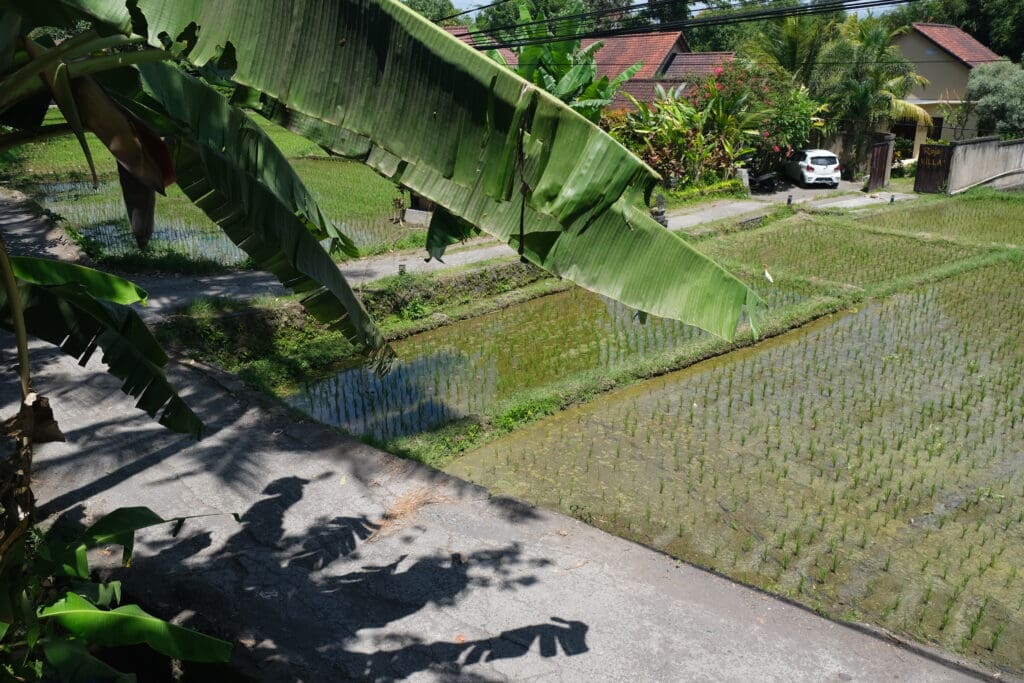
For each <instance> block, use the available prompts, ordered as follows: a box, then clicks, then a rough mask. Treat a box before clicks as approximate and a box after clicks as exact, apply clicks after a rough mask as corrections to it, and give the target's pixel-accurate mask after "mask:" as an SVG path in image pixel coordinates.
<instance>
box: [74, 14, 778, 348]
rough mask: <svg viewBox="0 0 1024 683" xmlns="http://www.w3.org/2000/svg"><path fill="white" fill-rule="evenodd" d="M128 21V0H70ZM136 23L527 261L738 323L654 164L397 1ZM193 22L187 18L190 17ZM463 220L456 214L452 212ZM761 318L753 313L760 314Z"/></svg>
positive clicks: (725, 278) (672, 314) (638, 300)
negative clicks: (221, 64) (178, 42)
mask: <svg viewBox="0 0 1024 683" xmlns="http://www.w3.org/2000/svg"><path fill="white" fill-rule="evenodd" d="M63 4H64V5H65V6H67V7H71V8H74V9H76V10H81V11H84V12H87V13H88V14H90V15H91V16H92V17H94V18H95V19H96V20H98V21H100V22H103V23H105V24H106V25H107V28H108V29H116V30H121V31H124V32H128V31H130V30H131V27H132V23H133V22H132V18H133V17H132V14H130V13H129V10H128V8H127V7H126V4H125V2H124V0H63ZM131 4H132V12H133V14H134V15H135V19H136V21H135V28H136V29H138V30H142V28H141V24H142V22H141V21H138V19H139V16H142V17H144V19H145V31H146V36H145V37H146V39H147V40H148V41H149V43H150V44H152V45H154V46H160V45H162V42H161V37H164V38H166V37H168V36H169V37H171V38H172V39H173V38H175V37H184V40H186V41H187V42H188V52H187V58H188V59H189V61H191V62H192V63H194V64H198V65H203V64H206V63H207V62H210V61H212V60H215V59H217V58H218V56H219V55H220V54H222V53H223V52H224V51H225V50H226V49H227V48H228V47H229V46H230V48H231V49H232V50H233V55H234V59H235V62H236V70H235V72H234V74H233V76H232V78H233V80H234V81H235V82H236V83H238V84H240V85H242V86H246V87H249V88H252V89H254V90H258V91H260V92H261V93H263V98H262V101H263V103H264V111H265V113H266V115H268V116H269V117H270V118H273V119H275V120H277V121H278V122H279V123H282V124H283V125H285V126H287V127H289V128H291V129H292V130H295V131H296V132H299V133H300V134H303V135H306V136H307V137H310V138H311V139H313V140H315V141H316V142H318V143H319V144H321V145H323V146H325V147H326V148H328V149H331V150H332V151H334V152H336V153H339V154H345V155H349V156H356V157H358V158H362V159H363V160H364V161H365V162H366V163H367V164H369V165H370V166H371V167H373V168H374V169H376V170H377V171H378V172H380V173H382V174H383V175H385V176H387V177H389V178H393V179H394V180H396V181H398V182H401V183H402V184H403V185H405V186H406V187H409V188H410V189H412V190H414V191H415V192H417V193H418V194H420V195H422V196H424V197H426V198H427V199H429V200H431V201H433V202H435V203H436V204H438V205H440V206H442V207H444V208H445V209H446V210H447V211H448V212H449V213H450V214H451V215H452V216H455V217H457V218H459V219H462V220H463V221H466V222H468V223H470V224H472V225H475V226H477V227H479V228H481V229H483V230H484V231H486V232H488V233H490V234H492V235H495V236H497V237H498V238H500V239H502V240H504V241H506V242H508V243H509V244H511V245H513V246H515V247H518V246H519V244H520V242H522V245H523V251H524V254H525V256H526V258H528V259H529V260H530V261H532V262H534V263H535V264H537V265H539V266H541V267H542V268H545V269H546V270H548V271H550V272H552V273H554V274H556V275H559V276H561V277H564V278H567V279H569V280H572V281H574V282H576V283H578V284H580V285H582V286H583V287H586V288H587V289H591V290H593V291H596V292H598V293H601V294H604V295H606V296H609V297H611V298H613V299H617V300H619V301H621V302H623V303H625V304H627V305H629V306H632V307H634V308H637V309H640V310H644V311H647V312H649V313H652V314H654V315H658V316H662V317H669V318H675V319H678V320H682V321H684V322H687V323H690V324H693V325H697V326H699V327H702V328H704V329H706V330H709V331H710V332H713V333H715V334H717V335H719V336H721V337H725V338H732V336H733V335H734V334H735V331H736V328H737V325H738V323H739V320H740V316H741V313H742V311H743V309H744V306H746V307H747V310H748V312H749V313H751V314H753V313H755V312H756V309H757V308H758V307H760V306H761V302H760V300H759V299H758V297H757V296H756V294H754V293H753V291H752V290H750V289H749V288H748V287H746V286H745V285H744V284H743V283H742V282H740V281H739V280H737V279H736V278H735V277H733V276H732V275H730V274H729V273H727V272H726V271H725V270H724V269H722V268H721V267H720V266H718V265H717V264H715V263H714V262H712V261H711V260H709V259H708V258H706V257H705V256H704V255H702V254H700V253H699V252H698V251H696V250H695V249H693V248H692V247H691V246H689V245H688V244H686V243H685V242H684V241H683V240H682V239H680V238H679V237H677V236H675V235H673V234H671V233H669V232H667V231H666V230H665V229H664V228H662V227H661V226H660V225H658V224H657V223H656V222H655V221H654V220H653V219H651V218H650V216H649V215H648V214H647V211H646V207H645V202H646V201H647V200H649V197H650V193H651V191H652V190H653V188H654V186H655V183H656V182H657V180H658V176H657V174H656V173H655V172H654V171H653V170H652V169H651V168H649V167H648V166H646V165H645V164H644V163H643V162H641V161H640V160H639V159H637V158H636V157H634V156H633V155H631V154H630V153H629V152H628V151H626V150H625V148H623V147H622V146H620V145H619V144H617V143H616V142H614V141H613V140H612V139H611V138H610V137H608V136H607V135H606V134H605V133H604V132H603V131H601V130H600V129H599V128H598V127H597V126H595V125H593V124H591V123H590V122H588V121H586V120H585V119H584V118H583V117H581V116H579V115H578V114H577V113H575V112H573V111H572V110H571V109H570V108H569V107H567V106H565V105H564V104H562V103H561V102H559V101H558V100H557V99H555V98H554V97H552V96H551V95H549V94H547V93H545V92H543V91H541V90H539V89H538V88H537V87H536V86H533V85H531V84H529V83H526V82H525V81H523V80H522V79H520V78H519V77H517V76H515V75H514V74H512V73H510V72H509V71H508V70H507V69H505V68H503V67H501V66H500V65H498V64H495V63H494V62H492V61H491V60H489V59H488V58H487V57H486V56H485V55H483V54H480V53H478V52H476V51H475V50H473V49H472V48H471V47H470V46H468V45H466V44H464V43H463V42H461V41H460V40H458V39H457V38H454V37H452V36H450V35H449V34H448V33H447V32H445V31H444V30H443V29H441V28H439V27H437V26H434V25H433V24H431V23H430V22H429V21H427V20H426V19H424V18H422V17H421V16H420V15H418V14H416V13H415V12H413V11H412V10H410V9H408V8H407V7H405V6H404V5H402V4H401V3H399V2H396V1H395V0H310V1H309V2H304V3H301V4H296V3H294V2H292V1H291V0H218V1H217V2H205V1H203V0H138V2H135V3H131ZM190 27H191V28H190ZM447 223H449V224H452V223H453V222H452V221H447ZM752 322H753V320H752Z"/></svg>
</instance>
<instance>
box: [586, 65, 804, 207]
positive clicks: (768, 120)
mask: <svg viewBox="0 0 1024 683" xmlns="http://www.w3.org/2000/svg"><path fill="white" fill-rule="evenodd" d="M656 91H657V96H656V98H655V101H654V102H653V103H651V104H647V103H643V102H637V101H636V100H633V99H632V98H630V99H631V101H632V102H633V104H634V106H636V111H635V112H631V113H628V114H622V113H619V114H615V115H610V116H606V117H605V119H604V126H605V128H606V129H608V130H609V131H610V132H611V133H612V135H613V136H615V137H616V138H617V139H618V140H619V141H620V142H622V143H623V144H624V145H625V146H626V147H628V148H629V149H630V150H632V151H633V152H634V153H636V154H637V155H638V156H639V157H640V158H642V159H643V160H644V161H646V162H647V163H648V164H649V165H650V166H652V167H653V168H654V169H655V170H656V171H658V173H660V174H661V175H662V177H663V178H664V179H665V182H666V184H667V185H669V186H670V187H673V186H675V185H695V184H700V183H702V182H714V181H716V180H722V179H727V178H731V177H732V176H733V174H734V172H735V168H736V166H737V163H738V161H739V160H740V159H741V158H744V157H746V158H749V159H751V160H752V162H751V165H752V166H753V167H754V169H755V170H756V171H757V172H763V171H765V170H770V169H772V168H774V167H776V166H777V165H778V163H779V162H780V161H781V160H782V159H783V158H784V157H785V156H786V155H787V154H788V153H789V152H790V151H792V150H793V149H795V148H799V147H803V146H805V145H806V144H807V143H808V141H809V139H810V134H811V130H812V129H813V128H814V127H815V126H816V125H819V120H818V119H816V115H817V114H818V112H819V111H820V109H821V105H819V104H818V103H817V102H815V101H814V100H812V99H811V98H810V96H809V95H808V93H807V89H806V88H803V87H802V86H797V85H794V84H793V82H792V80H791V79H788V78H785V77H779V76H778V75H773V74H771V73H770V72H767V71H763V70H761V71H757V70H751V69H747V68H744V67H741V66H739V65H737V64H735V63H729V64H728V65H726V66H725V67H719V68H718V69H716V70H715V72H714V73H713V75H712V76H711V77H709V78H707V79H705V80H704V81H702V82H696V83H689V84H686V85H685V86H684V87H682V88H676V89H675V90H671V91H665V90H664V89H662V88H660V87H657V88H656Z"/></svg>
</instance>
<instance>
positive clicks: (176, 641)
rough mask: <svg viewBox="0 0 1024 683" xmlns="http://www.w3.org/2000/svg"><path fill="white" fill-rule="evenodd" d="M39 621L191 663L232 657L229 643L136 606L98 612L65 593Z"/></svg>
mask: <svg viewBox="0 0 1024 683" xmlns="http://www.w3.org/2000/svg"><path fill="white" fill-rule="evenodd" d="M39 618H40V619H43V620H50V619H53V620H55V621H57V622H59V623H60V625H61V626H63V627H64V628H65V629H66V630H67V631H69V632H70V633H71V634H73V635H75V636H77V637H79V638H83V639H85V640H87V641H88V642H90V643H94V644H96V645H107V646H120V645H139V644H142V643H145V644H147V645H149V646H150V647H151V648H153V649H154V650H156V651H157V652H160V653H162V654H165V655H167V656H168V657H173V658H175V659H184V660H187V661H192V662H226V661H228V660H229V659H230V658H231V643H228V642H225V641H223V640H219V639H217V638H211V637H210V636H206V635H203V634H202V633H197V632H196V631H192V630H190V629H187V628H182V627H181V626H176V625H174V624H171V623H168V622H166V621H164V620H163V619H157V618H156V617H153V616H150V615H149V614H146V613H145V612H144V611H142V609H140V608H139V607H138V606H136V605H124V606H122V607H118V608H117V609H112V610H109V611H107V610H101V609H99V608H98V607H96V606H95V605H93V604H92V603H90V602H89V601H88V600H86V599H85V598H83V597H81V596H80V595H76V594H75V593H67V594H66V595H65V596H64V597H63V598H61V599H60V600H58V601H57V602H55V603H54V604H52V605H50V606H49V607H44V608H43V609H41V610H39Z"/></svg>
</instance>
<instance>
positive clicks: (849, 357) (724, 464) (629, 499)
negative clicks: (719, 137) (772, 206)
mask: <svg viewBox="0 0 1024 683" xmlns="http://www.w3.org/2000/svg"><path fill="white" fill-rule="evenodd" d="M1022 199H1024V198H1021V197H1018V198H1011V199H1008V200H1006V201H1007V204H1008V205H1009V206H1016V210H1017V211H1018V212H1020V211H1021V209H1024V201H1022ZM985 206H991V208H990V209H988V210H986V209H985V208H984V207H985ZM1006 206H1007V205H1004V204H1001V203H999V202H993V203H991V204H988V203H982V202H978V201H977V200H976V199H975V198H965V199H944V200H941V201H940V202H935V203H930V202H922V207H921V209H922V211H923V212H924V213H925V215H926V216H928V215H931V216H933V217H936V220H935V222H934V224H932V225H931V228H932V229H931V230H922V229H920V227H921V224H918V223H915V224H906V223H907V222H909V221H904V220H903V219H902V218H901V217H900V216H901V214H902V215H903V216H907V215H911V213H912V211H913V208H906V209H903V208H901V209H899V210H898V211H894V212H892V213H890V212H884V213H878V214H873V215H869V216H858V217H857V218H856V220H851V219H850V218H841V217H838V218H837V217H827V216H796V217H794V218H793V219H790V220H786V221H781V222H779V223H776V224H773V225H770V226H767V227H765V228H763V229H758V230H752V231H749V232H744V233H732V234H729V235H725V236H722V237H719V238H715V239H712V240H709V241H706V242H703V243H702V245H701V246H702V248H703V249H705V251H707V252H709V253H712V254H715V255H716V256H718V257H719V258H723V259H725V260H727V261H733V262H746V263H748V264H752V263H758V262H760V263H763V264H766V265H767V266H768V268H769V269H770V270H771V271H772V272H773V273H774V272H779V273H785V274H789V275H800V276H803V277H804V278H807V279H808V280H809V281H811V282H816V283H819V284H820V283H823V282H826V281H827V282H829V283H832V284H834V285H836V286H840V287H841V286H845V287H846V290H845V291H851V292H852V291H863V290H864V289H866V290H868V292H870V291H871V290H874V291H881V292H886V293H888V292H890V291H895V293H894V294H891V295H888V296H884V297H881V296H880V297H871V296H870V295H869V294H863V296H862V297H861V298H860V299H859V300H858V301H857V303H856V306H854V307H851V308H848V309H847V310H846V311H845V312H843V313H840V314H836V315H834V316H828V317H825V318H822V319H820V320H818V321H817V322H814V323H811V324H810V325H807V326H805V327H803V328H800V329H798V330H795V331H792V332H790V333H787V334H783V335H781V336H778V337H775V338H773V339H770V340H767V341H764V342H761V343H759V344H757V345H756V346H753V347H749V348H745V349H740V350H736V351H732V352H731V353H728V354H725V355H722V356H719V357H717V358H714V359H711V360H708V361H705V362H702V363H698V364H696V365H693V366H691V367H689V368H687V369H685V370H682V371H679V372H675V373H671V374H668V375H664V376H662V377H658V378H656V379H652V380H648V381H645V382H642V383H639V384H635V385H633V386H631V387H628V388H625V389H622V390H619V391H615V392H612V393H608V394H605V395H603V396H601V397H599V398H597V399H595V400H593V401H591V402H588V403H586V404H583V405H580V406H576V407H573V408H570V409H569V410H566V411H563V412H560V413H558V414H556V415H553V416H551V417H547V418H545V419H543V420H541V421H538V422H535V423H533V424H531V425H528V426H525V427H523V428H522V429H519V430H518V431H516V432H514V433H512V434H509V435H507V436H504V437H501V438H499V439H497V440H494V441H492V442H490V443H488V444H486V445H484V446H483V447H481V448H479V449H477V450H475V451H473V452H470V453H468V454H466V455H464V456H463V457H461V458H460V459H458V460H456V461H454V462H452V463H451V464H450V465H449V466H448V467H447V468H446V469H447V471H449V472H451V473H453V474H456V475H458V476H461V477H464V478H467V479H470V480H472V481H474V482H477V483H480V484H482V485H484V486H486V487H488V488H489V489H490V490H491V491H492V492H494V493H496V494H505V495H513V496H517V497H520V498H523V499H525V500H528V501H530V502H532V503H535V504H538V505H541V506H545V507H550V508H553V509H558V510H560V511H562V512H564V513H567V514H570V515H574V516H576V517H578V518H580V519H582V520H584V521H586V522H588V523H591V524H595V525H597V526H600V527H602V528H604V529H606V530H608V531H610V532H612V533H615V534H618V535H621V536H625V537H627V538H631V539H634V540H636V541H638V542H641V543H644V544H646V545H649V546H652V547H655V548H658V549H661V550H663V551H665V552H667V553H669V554H672V555H674V556H676V557H679V558H682V559H685V560H687V561H690V562H693V563H696V564H698V565H701V566H705V567H709V568H713V569H714V570H716V571H719V572H722V573H724V574H726V575H728V576H730V577H733V578H735V579H737V580H740V581H743V582H746V583H749V584H753V585H756V586H760V587H763V588H765V589H767V590H769V591H772V592H775V593H779V594H782V595H786V596H788V597H791V598H793V599H795V600H797V601H799V602H802V603H804V604H806V605H808V606H809V607H811V608H813V609H816V610H819V611H821V612H823V613H825V614H828V615H830V616H833V617H836V618H841V619H850V620H857V621H867V622H871V623H873V624H877V625H880V626H882V627H884V628H887V629H890V630H892V631H895V632H898V633H902V634H905V635H907V636H910V637H912V638H916V639H919V640H923V641H926V642H930V643H934V644H936V645H938V646H940V647H942V648H944V649H947V650H951V651H954V652H958V653H963V654H964V655H966V656H968V657H969V658H971V659H974V660H976V661H980V662H983V663H985V664H988V665H990V666H994V667H997V668H1001V669H1003V670H1006V671H1010V672H1012V673H1015V674H1018V675H1019V674H1021V673H1022V672H1024V583H1022V582H1024V579H1022V578H1019V577H1018V572H1020V571H1021V570H1022V569H1024V567H1022V566H1021V565H1022V564H1024V380H1022V375H1024V341H1022V331H1024V326H1022V325H1024V323H1022V322H1021V321H1022V320H1024V302H1022V300H1021V297H1020V293H1021V292H1022V291H1024V253H1022V252H1021V250H1020V245H1021V244H1024V221H1022V220H1021V219H1020V218H1012V217H1011V214H1010V212H1008V211H1006ZM939 209H941V210H939ZM1004 211H1006V213H1003V212H1004ZM972 213H974V214H976V217H975V218H967V217H968V216H970V215H971V214H972ZM949 215H952V216H953V218H948V216H949ZM1017 215H1021V214H1019V213H1018V214H1017ZM944 216H946V217H947V218H943V217H944ZM957 216H959V218H957ZM993 217H995V218H996V219H997V220H999V221H1001V225H999V226H998V228H996V227H995V223H996V221H995V220H992V218H993ZM915 220H918V219H915ZM919 220H921V221H924V220H926V219H919ZM970 220H973V221H974V223H979V222H980V223H982V224H981V225H973V226H969V225H963V224H961V223H959V222H958V221H970ZM898 226H902V228H900V227H898ZM937 236H938V237H937ZM1007 243H1010V246H1006V247H1005V248H1002V249H995V248H994V247H993V245H994V244H999V245H1006V244H1007ZM893 283H897V284H896V285H894V284H893ZM900 283H904V284H900ZM905 283H912V284H905ZM894 287H895V289H894Z"/></svg>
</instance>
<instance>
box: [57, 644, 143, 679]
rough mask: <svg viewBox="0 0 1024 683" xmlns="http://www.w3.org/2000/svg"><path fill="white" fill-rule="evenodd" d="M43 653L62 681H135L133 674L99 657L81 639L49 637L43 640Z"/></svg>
mask: <svg viewBox="0 0 1024 683" xmlns="http://www.w3.org/2000/svg"><path fill="white" fill-rule="evenodd" d="M43 654H44V655H45V656H46V661H47V662H49V663H50V666H52V667H53V668H54V669H55V670H56V671H57V673H58V674H60V678H61V680H62V681H67V682H68V683H93V682H94V681H111V682H113V683H134V682H135V680H136V678H135V676H134V675H132V674H124V673H121V672H120V671H118V670H117V669H115V668H114V667H112V666H110V665H109V664H107V663H106V662H103V661H102V660H100V659H97V658H96V657H95V656H94V655H93V654H92V653H91V652H89V648H88V647H87V646H86V644H85V643H84V642H82V641H81V640H70V639H64V638H49V639H47V640H46V641H44V642H43Z"/></svg>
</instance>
